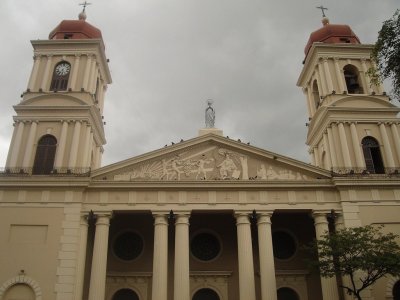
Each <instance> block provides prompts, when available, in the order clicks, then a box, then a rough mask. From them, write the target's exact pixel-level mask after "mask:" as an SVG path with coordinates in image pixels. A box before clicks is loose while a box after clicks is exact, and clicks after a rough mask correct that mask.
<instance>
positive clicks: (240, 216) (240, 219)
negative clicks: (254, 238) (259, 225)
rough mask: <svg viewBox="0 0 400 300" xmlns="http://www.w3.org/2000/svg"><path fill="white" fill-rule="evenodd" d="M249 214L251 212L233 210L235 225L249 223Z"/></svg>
mask: <svg viewBox="0 0 400 300" xmlns="http://www.w3.org/2000/svg"><path fill="white" fill-rule="evenodd" d="M250 214H251V212H235V218H236V226H238V225H246V224H248V225H250Z"/></svg>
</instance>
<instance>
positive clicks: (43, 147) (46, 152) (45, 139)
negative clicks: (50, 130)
mask: <svg viewBox="0 0 400 300" xmlns="http://www.w3.org/2000/svg"><path fill="white" fill-rule="evenodd" d="M56 147H57V139H56V138H55V137H54V136H52V135H49V134H47V135H44V136H42V137H41V138H40V140H39V142H38V145H37V148H36V155H35V162H34V163H33V171H32V174H34V175H44V174H50V173H51V171H52V170H53V165H54V158H55V156H56Z"/></svg>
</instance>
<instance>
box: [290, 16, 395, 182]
mask: <svg viewBox="0 0 400 300" xmlns="http://www.w3.org/2000/svg"><path fill="white" fill-rule="evenodd" d="M322 23H323V26H322V28H320V29H318V30H317V31H315V32H313V33H311V35H310V38H309V41H308V43H307V45H306V47H305V55H306V57H305V60H304V67H303V70H302V72H301V74H300V77H299V79H298V82H297V85H298V86H300V87H302V89H303V91H304V94H305V96H306V99H307V107H308V114H309V122H308V123H307V126H308V135H307V141H306V144H307V145H308V146H309V153H310V155H311V159H312V163H313V164H314V165H316V166H318V167H321V168H324V169H328V170H332V171H333V172H336V173H344V174H345V173H392V172H398V170H399V167H400V139H399V124H400V120H399V119H398V118H397V114H398V112H399V111H400V109H399V108H398V107H396V106H394V105H393V104H392V103H391V102H390V98H389V97H388V96H387V95H386V93H385V92H384V90H383V87H382V86H381V85H379V86H376V85H373V84H371V82H370V79H369V77H368V74H367V71H368V69H369V68H371V67H373V66H374V65H373V62H372V61H371V59H370V53H371V50H372V49H373V45H366V44H362V43H361V42H360V40H359V38H358V37H357V36H356V35H355V33H354V32H353V31H352V30H351V28H350V27H349V26H348V25H333V24H330V23H329V20H328V19H327V18H326V17H324V18H323V20H322Z"/></svg>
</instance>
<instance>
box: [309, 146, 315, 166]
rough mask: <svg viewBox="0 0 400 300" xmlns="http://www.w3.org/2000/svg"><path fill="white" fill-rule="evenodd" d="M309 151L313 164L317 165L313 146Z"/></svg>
mask: <svg viewBox="0 0 400 300" xmlns="http://www.w3.org/2000/svg"><path fill="white" fill-rule="evenodd" d="M308 153H309V154H310V156H311V164H312V165H313V166H315V165H316V164H315V155H314V148H313V149H312V150H309V151H308Z"/></svg>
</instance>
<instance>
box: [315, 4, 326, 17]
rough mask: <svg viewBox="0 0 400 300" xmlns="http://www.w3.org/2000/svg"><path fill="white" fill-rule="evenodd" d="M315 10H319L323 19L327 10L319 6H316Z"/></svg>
mask: <svg viewBox="0 0 400 300" xmlns="http://www.w3.org/2000/svg"><path fill="white" fill-rule="evenodd" d="M316 8H318V9H320V10H321V11H322V17H323V18H325V17H326V15H325V10H328V8H326V7H323V6H322V5H321V6H317V7H316Z"/></svg>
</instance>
